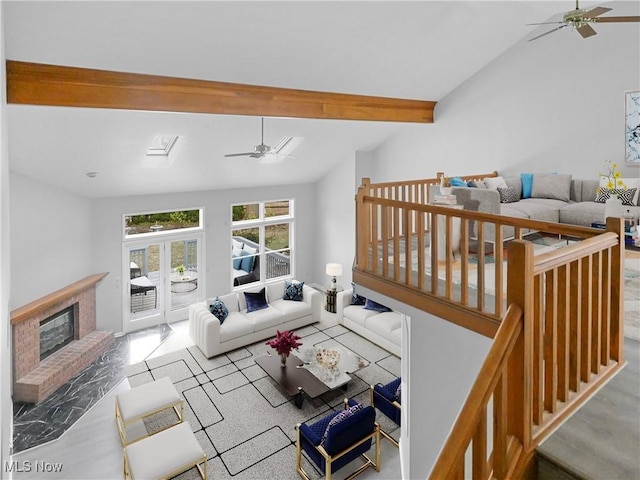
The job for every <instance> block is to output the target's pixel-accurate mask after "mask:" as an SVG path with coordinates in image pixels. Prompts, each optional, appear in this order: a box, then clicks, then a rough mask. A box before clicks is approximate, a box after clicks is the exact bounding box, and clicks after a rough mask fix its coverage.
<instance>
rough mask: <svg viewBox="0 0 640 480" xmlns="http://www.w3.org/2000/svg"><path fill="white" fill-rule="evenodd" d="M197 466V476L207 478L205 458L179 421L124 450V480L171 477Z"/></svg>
mask: <svg viewBox="0 0 640 480" xmlns="http://www.w3.org/2000/svg"><path fill="white" fill-rule="evenodd" d="M193 467H196V468H197V469H198V472H199V473H200V476H201V477H202V478H203V479H204V480H206V479H207V478H208V476H209V471H208V465H207V456H206V455H205V453H204V451H203V450H202V447H201V446H200V444H199V443H198V440H197V439H196V437H195V435H194V434H193V432H192V431H191V426H190V425H189V422H182V423H179V424H178V425H174V426H173V427H171V428H167V429H166V430H163V431H161V432H159V433H156V434H154V435H151V436H150V437H145V438H143V439H142V440H138V441H137V442H134V443H132V444H130V445H127V446H126V447H124V478H125V480H126V479H128V478H130V479H132V480H136V479H161V478H172V477H175V476H176V475H179V474H181V473H182V472H186V471H187V470H189V469H191V468H193Z"/></svg>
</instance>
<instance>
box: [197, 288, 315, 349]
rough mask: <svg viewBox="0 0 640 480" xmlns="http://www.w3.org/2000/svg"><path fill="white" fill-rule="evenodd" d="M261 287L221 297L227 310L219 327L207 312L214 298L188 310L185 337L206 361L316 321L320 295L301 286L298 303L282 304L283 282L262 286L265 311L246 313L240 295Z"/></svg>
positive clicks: (287, 302)
mask: <svg viewBox="0 0 640 480" xmlns="http://www.w3.org/2000/svg"><path fill="white" fill-rule="evenodd" d="M263 287H264V285H261V286H260V287H256V288H250V289H247V290H243V291H239V292H232V293H230V294H228V295H221V296H220V297H219V298H220V300H222V301H223V302H224V304H225V306H226V307H227V309H228V310H229V315H228V317H227V318H226V319H225V320H224V321H223V323H222V325H220V321H219V320H218V319H217V318H216V317H215V316H214V315H213V314H212V313H211V311H210V310H209V305H211V303H212V302H213V300H214V299H215V298H210V299H207V300H206V301H204V302H198V303H194V304H193V305H190V306H189V335H190V336H191V338H192V339H193V341H194V342H195V343H196V345H197V346H198V347H199V348H200V350H202V353H204V354H205V356H206V357H207V358H211V357H213V356H215V355H219V354H221V353H224V352H228V351H231V350H235V349H236V348H240V347H243V346H245V345H249V344H252V343H255V342H257V341H259V340H263V339H267V338H270V337H273V336H275V334H276V330H280V331H282V330H293V329H295V328H300V327H303V326H305V325H309V324H311V323H314V322H317V321H318V320H320V311H321V308H322V306H321V304H322V294H321V293H320V292H318V291H317V290H314V289H313V288H311V287H308V286H307V285H305V286H304V287H303V300H302V301H299V302H298V301H292V300H283V299H282V297H283V295H284V280H282V281H278V282H274V283H269V284H267V285H266V300H267V302H268V304H269V307H267V308H264V309H262V310H257V311H253V312H249V313H247V302H246V300H245V296H244V292H245V291H246V292H258V291H259V290H261V289H262V288H263Z"/></svg>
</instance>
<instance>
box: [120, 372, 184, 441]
mask: <svg viewBox="0 0 640 480" xmlns="http://www.w3.org/2000/svg"><path fill="white" fill-rule="evenodd" d="M182 407H183V404H182V398H180V395H179V394H178V392H177V391H176V388H175V387H174V386H173V383H171V380H170V379H169V377H162V378H160V379H158V380H155V381H153V382H150V383H145V384H144V385H140V386H139V387H135V388H132V389H131V390H127V391H126V392H122V393H119V394H118V395H116V423H117V424H118V432H119V433H120V440H121V441H122V445H127V444H128V443H131V441H127V427H128V426H129V425H130V424H132V423H133V422H137V421H139V420H144V419H145V418H146V417H148V416H150V415H153V414H156V413H159V412H162V411H163V410H168V409H170V408H173V409H174V410H175V412H176V414H177V415H178V420H177V422H176V423H180V422H182ZM171 425H174V424H171Z"/></svg>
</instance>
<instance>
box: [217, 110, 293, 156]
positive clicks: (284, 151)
mask: <svg viewBox="0 0 640 480" xmlns="http://www.w3.org/2000/svg"><path fill="white" fill-rule="evenodd" d="M294 140H295V139H294V137H284V138H283V139H282V140H280V142H278V144H277V145H276V146H275V147H271V146H269V145H266V144H265V143H264V117H262V121H261V138H260V143H259V144H258V145H256V146H255V147H253V152H243V153H227V154H226V155H225V157H251V158H257V159H266V158H270V159H271V160H272V161H279V160H284V159H285V158H294V157H293V155H291V154H290V153H289V152H291V151H292V150H293V148H295V146H297V144H296V142H294Z"/></svg>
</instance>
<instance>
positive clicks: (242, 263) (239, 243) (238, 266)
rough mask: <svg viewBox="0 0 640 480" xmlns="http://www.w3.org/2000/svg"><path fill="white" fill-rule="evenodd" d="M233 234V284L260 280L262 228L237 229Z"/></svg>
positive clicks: (244, 283)
mask: <svg viewBox="0 0 640 480" xmlns="http://www.w3.org/2000/svg"><path fill="white" fill-rule="evenodd" d="M231 234H232V242H231V262H232V264H233V265H232V267H233V268H232V272H233V285H234V286H238V285H246V284H247V283H253V282H258V281H260V228H259V227H253V228H242V229H236V230H233V231H232V233H231Z"/></svg>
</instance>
